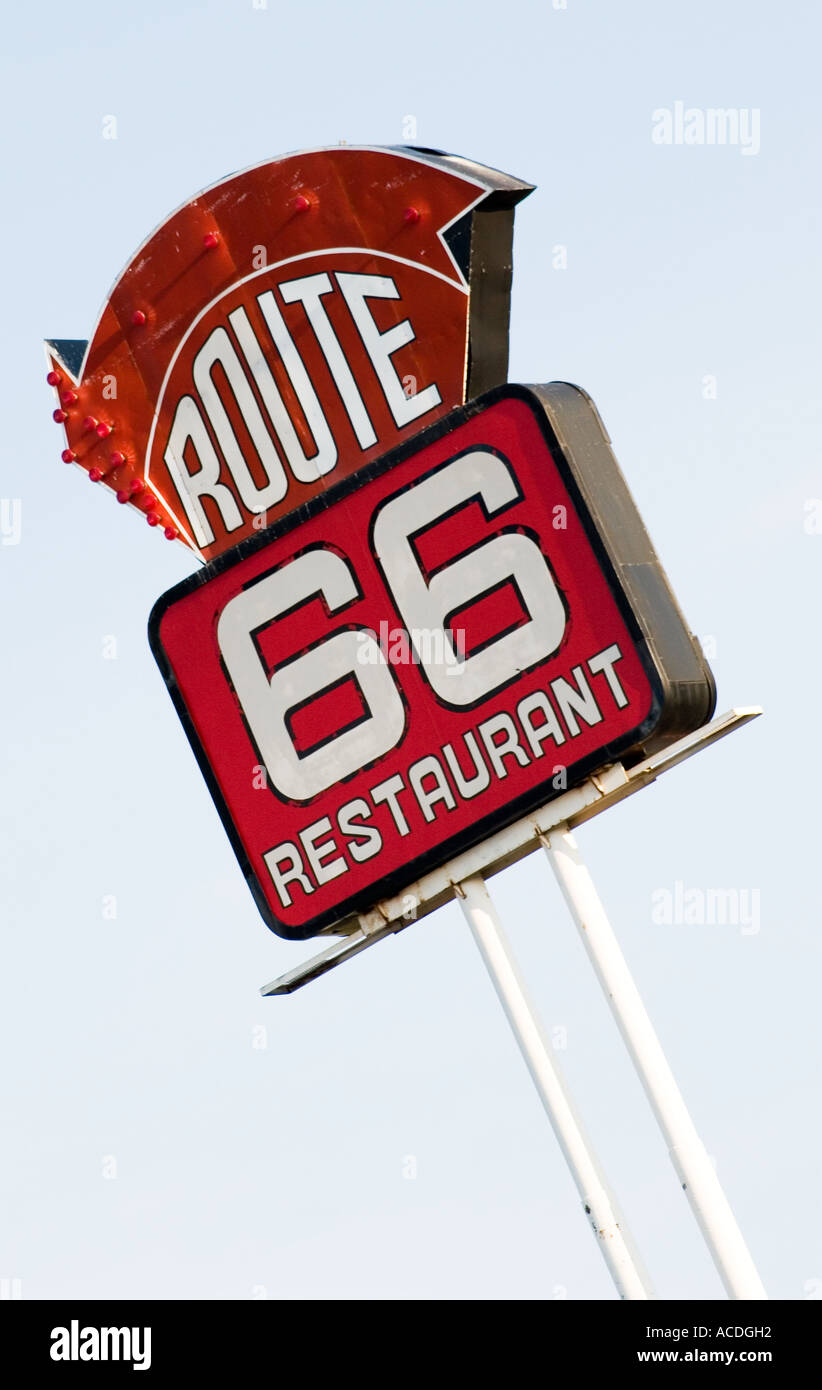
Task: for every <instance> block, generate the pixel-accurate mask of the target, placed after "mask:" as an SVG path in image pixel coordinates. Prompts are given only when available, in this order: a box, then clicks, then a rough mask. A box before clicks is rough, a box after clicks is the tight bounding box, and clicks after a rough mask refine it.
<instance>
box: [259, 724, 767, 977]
mask: <svg viewBox="0 0 822 1390" xmlns="http://www.w3.org/2000/svg"><path fill="white" fill-rule="evenodd" d="M761 713H762V710H761V708H760V707H759V706H758V705H747V706H739V707H735V708H733V709H730V710H728V711H727V713H726V714H723V715H721V716H720V717H719V718H718V719H713V720H712V721H711V723H710V724H706V725H704V726H703V727H702V728H701V729H697V730H696V731H695V732H694V733H691V734H688V735H687V736H686V737H685V738H680V739H677V740H676V742H674V743H670V744H669V745H668V746H667V748H664V749H662V750H661V751H660V752H657V753H654V754H653V755H652V756H651V757H649V758H645V759H643V761H642V762H639V763H636V764H635V765H634V766H633V767H630V768H626V767H624V766H623V764H622V763H612V764H611V765H610V766H609V767H607V768H603V769H601V770H600V771H599V772H597V773H595V774H594V775H593V776H592V777H588V778H587V779H586V780H585V781H584V782H582V783H581V784H580V785H579V786H578V787H573V788H571V789H570V790H569V791H567V792H563V793H562V795H561V796H558V797H556V799H555V800H553V801H551V802H549V803H548V805H547V806H544V807H543V808H542V809H541V810H539V811H537V812H536V813H534V812H532V813H531V814H530V815H528V816H523V817H522V819H521V820H518V821H515V822H514V823H513V825H509V826H507V827H506V828H505V829H504V830H501V831H498V832H497V834H496V835H492V836H491V837H490V838H489V839H487V840H485V841H484V842H483V843H482V844H480V845H476V846H474V847H473V848H472V849H470V850H467V851H465V852H464V853H463V854H460V855H458V856H457V857H456V858H455V859H452V860H450V861H449V862H448V863H447V864H443V865H442V867H441V868H439V869H435V870H434V871H433V872H431V873H429V874H425V875H424V877H423V878H421V879H419V880H418V882H417V883H414V884H411V885H410V886H409V888H408V889H407V890H406V891H405V893H403V894H402V895H400V896H398V897H395V898H389V899H386V900H385V901H383V902H380V903H378V904H377V906H376V907H375V908H374V909H373V910H372V911H371V912H368V913H365V914H363V915H362V916H360V917H358V918H357V917H355V918H351V919H349V923H348V927H349V930H348V933H347V934H346V935H345V936H344V937H343V938H342V940H339V941H335V942H334V944H333V945H331V946H328V947H327V948H326V949H325V950H324V951H322V952H321V953H320V954H319V955H317V956H314V957H312V959H311V960H308V961H305V962H304V963H303V964H302V965H298V966H295V968H294V969H293V970H289V971H287V972H286V974H284V975H281V976H279V978H277V979H276V980H272V981H271V983H270V984H267V985H263V987H262V989H261V990H260V994H261V995H263V996H264V997H266V998H267V997H269V996H273V995H281V994H292V993H293V992H294V991H295V990H297V989H302V987H303V986H304V985H307V984H310V983H311V981H312V980H317V979H319V978H320V976H321V975H326V974H327V973H328V972H329V970H333V969H334V968H335V967H336V966H338V965H342V963H343V962H344V961H346V960H350V959H351V958H352V957H353V956H357V955H359V954H360V952H361V951H365V950H367V949H368V947H369V946H374V945H375V944H376V943H377V942H378V941H382V940H383V939H384V938H385V937H387V936H392V935H395V934H396V933H397V932H400V931H403V930H404V929H405V928H406V927H409V926H411V924H412V922H415V921H418V920H419V919H420V918H421V917H426V916H428V914H429V913H431V912H433V911H435V909H436V908H438V907H441V906H442V905H443V903H445V902H448V901H449V900H450V899H452V898H454V897H455V896H457V897H458V896H459V895H460V894H459V885H460V884H461V882H462V881H463V879H466V878H469V877H471V876H473V875H476V874H481V875H482V876H483V877H484V878H489V877H491V875H493V874H495V873H498V872H499V871H500V869H504V868H507V867H508V865H509V864H513V863H515V862H516V861H517V860H518V859H522V858H524V857H525V855H527V854H532V853H533V852H534V851H535V850H537V849H539V848H540V846H541V845H542V844H543V843H544V840H545V837H546V836H547V834H548V833H549V831H551V830H554V829H556V827H557V826H559V825H564V826H567V827H568V829H573V828H574V827H576V826H578V825H581V824H583V822H584V821H586V820H591V819H592V818H593V817H594V816H598V815H599V814H600V813H601V812H602V811H607V810H608V809H609V807H611V806H615V805H616V804H617V802H619V801H624V800H625V798H626V797H628V796H633V794H634V793H635V792H638V791H641V790H642V788H643V787H647V786H649V785H650V783H651V782H655V781H656V779H657V777H659V776H660V775H661V774H662V773H663V772H668V771H669V770H670V769H671V768H672V767H677V766H678V764H679V763H682V762H685V760H686V759H687V758H690V757H692V756H693V755H694V753H699V752H701V751H702V750H703V749H704V748H708V747H710V745H711V744H712V743H716V742H717V741H718V740H719V739H721V738H724V737H725V736H726V735H727V734H730V733H733V731H734V730H735V729H741V728H742V727H743V725H745V724H749V723H750V722H751V720H753V719H756V718H757V717H758V716H759V715H760V714H761Z"/></svg>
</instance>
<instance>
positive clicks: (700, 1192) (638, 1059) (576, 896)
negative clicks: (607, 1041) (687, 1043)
mask: <svg viewBox="0 0 822 1390" xmlns="http://www.w3.org/2000/svg"><path fill="white" fill-rule="evenodd" d="M541 839H542V843H543V846H544V848H545V851H546V853H547V855H548V859H549V861H550V863H551V867H552V869H553V871H554V873H555V874H556V877H557V880H558V882H559V885H560V888H561V889H562V892H563V895H564V897H565V901H566V902H567V904H568V906H569V908H570V909H571V913H572V914H573V917H574V921H575V922H576V924H577V927H578V928H579V932H580V936H581V937H582V940H583V942H584V944H585V949H586V950H587V952H588V955H589V957H590V959H591V961H592V963H593V966H594V969H595V971H596V973H597V976H598V977H599V981H600V984H601V985H602V988H603V990H604V991H605V994H606V996H607V998H608V1003H609V1004H610V1006H611V1011H612V1013H613V1015H614V1018H615V1019H616V1021H617V1024H618V1026H619V1029H620V1032H621V1033H622V1036H623V1038H624V1040H625V1044H626V1046H627V1048H628V1051H629V1053H630V1055H631V1058H632V1060H633V1063H634V1066H635V1067H636V1070H637V1072H638V1073H639V1076H640V1078H641V1080H642V1084H643V1086H644V1087H645V1091H646V1094H647V1096H648V1099H649V1100H650V1102H651V1106H652V1107H653V1110H654V1114H655V1115H656V1118H657V1121H658V1123H659V1125H660V1128H661V1129H662V1132H663V1134H664V1135H665V1140H666V1143H667V1144H668V1148H669V1151H670V1155H671V1160H672V1162H673V1165H674V1168H675V1169H676V1172H677V1174H678V1176H679V1180H680V1182H681V1184H682V1186H683V1188H684V1190H685V1193H686V1196H687V1198H688V1201H689V1202H690V1204H691V1207H692V1208H693V1212H694V1215H695V1216H696V1219H697V1221H698V1222H699V1225H700V1228H701V1230H702V1234H703V1236H704V1237H705V1240H706V1242H707V1244H708V1248H709V1249H710V1252H711V1255H712V1257H713V1260H714V1263H715V1265H716V1267H717V1269H718V1270H719V1273H720V1275H721V1277H722V1281H723V1283H724V1285H725V1288H726V1289H727V1292H728V1296H729V1298H744V1299H762V1298H767V1296H768V1295H767V1294H766V1292H765V1289H764V1287H763V1284H762V1281H761V1279H760V1277H759V1275H758V1274H757V1271H756V1267H755V1265H754V1262H753V1260H752V1259H751V1255H750V1252H749V1250H748V1247H747V1246H746V1244H745V1241H744V1239H743V1237H742V1232H741V1231H740V1229H739V1227H738V1225H737V1224H736V1219H735V1217H734V1214H733V1212H732V1211H731V1208H730V1205H729V1203H728V1199H727V1197H726V1196H725V1193H724V1192H723V1190H722V1187H721V1185H720V1182H719V1179H718V1178H717V1175H716V1172H715V1171H714V1168H713V1165H712V1164H711V1161H710V1159H709V1158H708V1155H707V1153H706V1151H705V1147H704V1145H703V1144H702V1141H701V1140H700V1138H699V1135H698V1134H697V1132H696V1128H695V1127H694V1122H693V1120H692V1119H691V1117H690V1115H689V1113H688V1110H687V1107H686V1105H685V1102H684V1100H683V1099H682V1096H681V1094H680V1091H679V1087H678V1086H677V1084H676V1080H675V1079H674V1075H673V1072H672V1071H671V1068H670V1067H669V1065H668V1062H667V1061H666V1059H665V1054H664V1053H663V1051H662V1047H661V1045H660V1042H659V1039H658V1038H657V1035H656V1033H655V1032H654V1028H653V1024H652V1023H651V1020H650V1019H649V1017H648V1014H647V1013H646V1011H645V1006H644V1004H643V1003H642V999H641V997H640V994H639V990H638V989H637V987H636V985H635V984H634V981H633V978H632V976H631V973H630V971H629V969H628V966H627V964H626V961H625V957H624V956H623V954H622V951H621V949H620V946H619V942H618V941H617V939H616V936H615V935H614V931H613V928H612V927H611V924H610V922H609V921H608V918H607V916H606V914H605V909H604V907H603V906H602V903H601V901H600V899H599V895H598V893H597V890H596V888H595V886H594V883H593V880H592V879H591V876H590V874H589V873H588V870H587V868H586V867H585V864H584V863H583V860H582V857H581V855H580V852H579V846H578V845H577V843H576V840H575V839H574V837H573V835H572V834H571V831H570V830H569V829H568V826H567V825H560V826H557V827H556V829H554V830H551V831H549V832H548V834H547V835H544V836H541Z"/></svg>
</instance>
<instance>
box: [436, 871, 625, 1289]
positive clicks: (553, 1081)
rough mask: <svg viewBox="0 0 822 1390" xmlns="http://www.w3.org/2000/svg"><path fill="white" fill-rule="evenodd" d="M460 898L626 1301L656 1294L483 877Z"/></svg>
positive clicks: (467, 884) (471, 881)
mask: <svg viewBox="0 0 822 1390" xmlns="http://www.w3.org/2000/svg"><path fill="white" fill-rule="evenodd" d="M456 892H457V899H458V901H459V903H460V906H461V908H462V910H463V913H464V915H465V918H466V921H467V922H468V925H469V927H470V928H471V931H472V933H473V937H474V940H475V941H476V943H477V946H478V947H479V950H480V954H481V956H482V958H483V960H484V962H485V965H486V968H487V970H488V974H489V975H490V976H491V979H492V981H493V984H494V988H495V990H496V991H497V994H498V996H499V999H500V1003H501V1004H502V1007H503V1009H504V1010H505V1013H506V1016H507V1018H508V1022H509V1023H510V1025H511V1028H512V1030H513V1033H514V1036H515V1037H516V1040H517V1042H518V1044H519V1048H520V1051H521V1052H522V1055H523V1057H524V1058H525V1061H526V1063H527V1065H528V1070H529V1071H530V1073H531V1076H532V1078H533V1081H534V1084H535V1086H536V1088H537V1090H538V1092H539V1095H540V1099H541V1100H542V1103H543V1105H544V1107H545V1109H546V1111H547V1113H548V1118H549V1119H550V1121H551V1124H552V1125H553V1128H554V1133H555V1134H556V1136H557V1139H558V1140H559V1144H560V1148H561V1149H562V1152H563V1154H564V1155H565V1159H566V1162H567V1163H568V1166H569V1168H570V1169H571V1172H572V1174H573V1177H574V1181H575V1183H576V1185H577V1188H578V1190H579V1194H580V1197H581V1198H582V1203H583V1206H584V1208H585V1212H586V1214H587V1216H588V1220H589V1222H590V1224H591V1227H592V1229H593V1232H594V1235H595V1236H596V1238H597V1242H598V1244H599V1247H600V1249H601V1250H602V1253H603V1255H604V1257H605V1262H606V1264H607V1265H608V1268H609V1270H610V1272H611V1275H612V1278H613V1280H614V1283H615V1284H616V1287H617V1290H618V1292H619V1295H620V1297H621V1298H624V1299H647V1298H652V1297H653V1294H652V1293H651V1292H650V1290H649V1288H648V1287H647V1284H646V1281H645V1278H644V1276H643V1274H642V1272H641V1270H640V1269H639V1267H638V1263H637V1260H636V1257H635V1255H634V1253H633V1251H632V1249H631V1248H630V1244H629V1241H628V1239H627V1238H626V1233H625V1231H624V1229H623V1228H622V1227H621V1226H620V1224H619V1222H618V1220H617V1217H616V1214H615V1212H614V1210H613V1206H612V1203H611V1199H610V1197H609V1195H608V1192H607V1188H606V1184H605V1179H604V1176H603V1174H602V1172H601V1170H600V1168H599V1165H598V1163H597V1160H596V1158H595V1157H594V1155H593V1153H592V1151H591V1148H590V1145H589V1143H588V1141H587V1139H586V1137H585V1135H584V1133H583V1131H582V1126H581V1124H580V1121H579V1119H578V1118H577V1115H576V1114H575V1111H574V1108H573V1105H572V1103H571V1100H570V1097H569V1096H568V1094H567V1092H566V1090H565V1086H564V1083H563V1081H562V1078H561V1076H560V1074H559V1072H558V1070H557V1068H556V1065H555V1063H554V1062H553V1060H552V1058H551V1055H550V1053H549V1051H548V1047H547V1044H546V1042H545V1039H544V1037H543V1035H542V1030H541V1028H540V1026H539V1023H538V1022H537V1019H536V1016H535V1014H534V1011H533V1009H532V1007H531V1004H530V1001H529V999H528V997H527V994H526V992H525V986H524V984H523V981H522V977H521V976H520V973H519V969H518V967H517V964H516V961H515V960H514V958H513V956H512V954H511V950H510V947H509V945H508V942H507V940H506V938H505V933H504V932H503V929H502V923H501V922H500V920H499V917H498V915H497V912H496V909H495V907H494V904H493V903H492V901H491V897H490V894H489V892H488V889H487V888H486V886H485V882H484V880H483V879H482V878H481V877H480V875H479V874H476V875H473V876H472V877H470V878H465V879H463V880H462V882H461V883H459V884H458V885H457V887H456Z"/></svg>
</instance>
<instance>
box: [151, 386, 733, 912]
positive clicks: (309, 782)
mask: <svg viewBox="0 0 822 1390" xmlns="http://www.w3.org/2000/svg"><path fill="white" fill-rule="evenodd" d="M643 534H644V533H643ZM150 635H151V642H152V648H153V650H154V652H155V655H156V657H157V659H158V661H159V663H160V665H161V667H162V669H163V672H164V675H165V677H166V680H167V682H168V684H169V686H170V688H171V691H172V694H173V696H174V699H175V702H176V704H177V707H178V711H179V713H180V714H181V717H182V718H183V720H184V722H185V724H186V727H187V731H188V734H189V737H190V739H191V741H192V743H193V745H194V748H195V751H196V752H197V755H198V758H199V760H200V763H201V767H202V768H203V771H204V772H205V774H206V776H207V779H208V781H209V784H210V786H211V790H212V793H213V795H214V797H215V799H216V801H217V804H218V807H219V809H220V812H221V815H222V817H223V820H224V822H225V825H226V828H227V829H228V832H229V834H230V836H231V839H232V842H233V844H234V847H235V850H236V851H237V853H238V856H239V857H240V860H241V862H242V864H243V866H244V869H245V872H246V875H247V877H248V878H249V881H250V883H251V886H252V889H253V891H254V893H255V896H256V899H257V902H258V904H259V906H260V909H261V911H262V913H263V916H264V917H265V919H266V921H267V922H268V924H269V925H270V926H271V927H272V928H273V929H274V930H275V931H277V932H278V933H280V934H281V935H284V936H289V937H294V938H301V937H305V936H309V935H312V934H316V933H317V932H319V931H321V930H323V929H324V928H326V927H328V926H330V925H332V924H333V923H335V922H338V921H340V919H342V918H345V917H346V916H348V915H350V914H352V913H354V912H356V911H365V910H367V909H368V908H370V907H372V906H373V905H374V903H375V901H378V900H379V898H380V897H381V896H385V895H387V894H388V893H389V892H398V891H400V889H401V888H402V887H403V886H404V885H406V884H408V883H410V882H412V881H413V880H414V879H415V878H416V877H418V876H419V874H420V873H421V872H424V871H425V869H427V868H431V867H433V866H434V865H436V864H438V863H441V862H443V861H444V860H445V859H447V858H450V857H451V856H453V855H454V854H455V853H458V852H459V851H460V850H461V849H462V848H464V847H465V846H466V845H468V844H470V843H474V842H476V841H478V840H480V839H483V838H484V837H485V836H487V835H488V834H490V833H492V832H493V831H494V830H496V829H498V828H499V827H500V826H501V825H503V824H504V823H506V822H508V821H510V820H512V819H514V818H515V817H516V816H517V815H519V814H522V813H524V811H526V810H527V809H529V808H532V807H534V806H536V805H538V804H541V803H544V802H545V801H547V800H549V799H550V798H551V797H552V796H554V795H556V794H557V793H558V792H559V791H560V790H563V789H564V788H565V787H566V786H567V785H569V784H570V783H572V782H573V781H575V780H579V779H580V778H581V777H582V776H583V775H584V774H586V773H587V772H589V771H591V770H593V769H594V768H596V767H599V766H602V765H603V764H604V763H606V762H608V761H611V760H612V759H613V758H614V757H615V756H617V755H618V754H619V753H620V752H622V751H623V750H625V749H627V748H630V747H632V746H635V745H637V744H638V743H640V742H641V741H642V740H643V739H644V738H646V737H648V736H649V735H650V734H651V733H652V732H653V730H654V729H655V728H656V727H657V725H658V723H659V721H660V717H661V714H662V710H663V703H664V700H663V679H662V676H661V675H660V673H659V671H658V669H657V667H656V666H655V664H654V662H653V660H652V659H651V657H650V655H649V653H648V649H647V644H646V642H645V640H644V637H643V635H642V633H641V631H640V629H639V626H638V622H637V619H636V618H635V616H634V614H633V613H632V612H631V607H630V604H629V602H628V600H627V598H626V594H625V592H624V588H623V586H622V585H621V584H620V582H619V580H618V578H617V575H616V572H615V569H614V567H613V565H612V563H611V561H610V560H609V558H608V556H607V554H606V553H605V550H604V548H603V544H602V540H601V537H600V536H599V535H598V534H597V531H596V528H595V524H594V522H593V521H592V518H591V514H590V512H589V511H588V509H587V507H586V505H585V503H584V502H583V501H582V497H581V495H580V492H579V488H578V485H577V481H576V480H575V478H574V476H573V473H572V471H571V469H570V468H569V465H568V462H567V460H566V459H565V457H564V455H563V451H562V449H561V448H560V447H559V445H558V443H557V440H556V437H555V436H554V435H553V434H552V431H551V428H550V426H549V423H548V421H547V418H546V415H545V411H544V409H543V406H542V404H541V403H540V402H539V401H538V400H537V399H536V397H534V396H533V395H531V393H529V392H527V391H525V390H524V389H523V388H517V387H510V388H501V389H499V390H497V391H494V392H491V393H489V396H488V397H486V398H484V399H483V400H481V401H480V402H478V403H477V404H476V405H475V406H473V407H468V408H465V409H463V410H460V411H458V412H455V415H454V416H452V417H451V418H450V420H449V421H448V422H446V424H445V425H441V426H435V427H434V428H433V429H432V430H429V431H426V432H425V434H424V435H423V436H421V438H420V439H419V440H418V441H417V443H416V446H411V447H406V449H405V450H401V451H397V452H396V453H395V454H394V455H393V456H392V457H389V458H388V459H385V460H382V461H381V463H380V465H379V467H378V468H374V467H372V468H371V469H369V470H366V471H365V472H364V473H362V474H360V475H359V476H358V477H357V478H356V479H350V480H348V482H346V483H343V484H341V485H340V487H339V488H337V489H336V490H335V491H334V492H333V493H332V494H330V495H329V496H328V497H327V498H324V499H318V500H316V501H314V502H312V503H310V504H309V505H308V506H306V507H304V508H303V509H302V510H301V511H300V512H299V513H298V514H297V515H296V516H292V517H289V518H287V519H286V520H285V521H284V522H282V523H280V524H279V525H277V526H274V527H273V528H271V530H270V531H268V532H267V533H265V534H264V535H262V536H260V537H258V538H255V539H254V540H253V541H251V542H248V543H245V544H243V545H241V546H240V547H239V548H238V549H237V550H236V551H234V552H232V553H231V554H230V555H226V556H224V557H222V558H221V559H219V560H218V561H216V562H215V563H214V564H213V565H211V566H210V567H209V569H208V570H206V571H204V572H202V573H201V574H198V575H197V576H195V577H194V578H192V579H190V580H187V581H185V582H184V583H183V584H182V585H180V586H178V587H177V588H176V589H173V590H172V591H171V592H170V593H169V594H167V595H165V596H164V598H162V599H161V600H160V601H159V603H158V605H157V606H156V608H155V610H154V612H153V614H152V619H151V625H150ZM703 704H704V702H703ZM708 713H709V711H708ZM701 717H707V716H706V714H705V711H704V709H703V711H702V714H701ZM692 722H695V723H699V722H700V718H699V717H698V718H696V719H695V720H693V721H692Z"/></svg>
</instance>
